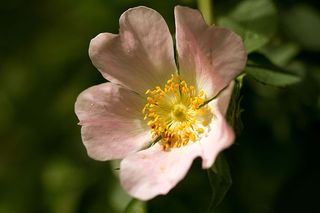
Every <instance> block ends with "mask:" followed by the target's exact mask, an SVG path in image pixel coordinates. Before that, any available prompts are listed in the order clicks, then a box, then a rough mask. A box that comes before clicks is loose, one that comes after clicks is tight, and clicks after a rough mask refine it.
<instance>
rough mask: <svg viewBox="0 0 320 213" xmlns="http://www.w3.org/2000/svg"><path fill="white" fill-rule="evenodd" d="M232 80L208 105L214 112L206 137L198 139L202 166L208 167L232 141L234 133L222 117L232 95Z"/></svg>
mask: <svg viewBox="0 0 320 213" xmlns="http://www.w3.org/2000/svg"><path fill="white" fill-rule="evenodd" d="M233 87H234V82H233V81H232V82H231V83H230V85H229V86H228V87H227V88H226V89H225V90H223V91H222V92H221V93H220V94H219V96H218V98H217V99H215V100H213V101H211V102H210V103H209V106H210V107H211V109H212V112H213V114H214V117H213V120H212V123H211V124H210V132H209V134H208V136H207V137H204V138H202V139H201V140H200V143H201V146H202V150H203V152H202V156H201V157H202V167H203V168H205V169H207V168H210V167H211V166H212V165H213V163H214V161H215V159H216V157H217V156H218V154H219V153H220V152H221V151H222V150H224V149H226V148H228V147H229V146H230V145H231V144H232V143H233V141H234V138H235V135H234V132H233V129H232V128H231V127H230V126H229V124H228V123H227V121H226V119H225V118H224V116H225V114H226V112H227V109H228V105H229V101H230V98H231V95H232V90H233Z"/></svg>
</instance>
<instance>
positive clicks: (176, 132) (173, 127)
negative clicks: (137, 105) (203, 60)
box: [142, 75, 213, 151]
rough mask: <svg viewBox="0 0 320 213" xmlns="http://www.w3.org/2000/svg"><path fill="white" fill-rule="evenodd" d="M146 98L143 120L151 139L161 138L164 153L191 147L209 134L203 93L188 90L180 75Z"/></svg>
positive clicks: (206, 107) (209, 112) (194, 88)
mask: <svg viewBox="0 0 320 213" xmlns="http://www.w3.org/2000/svg"><path fill="white" fill-rule="evenodd" d="M145 94H146V96H147V98H146V105H145V106H144V108H143V109H142V113H143V114H144V120H146V122H147V124H148V126H149V127H150V128H151V133H152V137H153V138H154V139H157V138H161V139H160V140H159V143H160V144H161V147H162V149H163V150H164V151H168V150H170V149H171V148H179V147H181V146H186V145H188V144H189V143H190V142H191V143H194V142H196V141H198V140H199V139H200V138H201V137H202V136H203V135H204V134H206V133H207V132H208V128H209V127H208V124H209V123H210V121H211V119H212V118H213V115H212V112H211V110H210V107H209V106H208V105H206V104H205V100H206V95H205V93H204V91H202V90H200V91H197V89H196V87H195V86H193V85H190V86H189V85H188V84H187V82H186V81H184V80H183V79H181V77H180V76H179V75H171V78H170V79H169V80H168V81H167V83H166V84H165V85H164V86H163V88H161V87H160V86H157V87H155V88H154V89H148V90H147V91H146V92H145Z"/></svg>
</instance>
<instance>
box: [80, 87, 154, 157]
mask: <svg viewBox="0 0 320 213" xmlns="http://www.w3.org/2000/svg"><path fill="white" fill-rule="evenodd" d="M143 105H144V100H143V99H142V98H141V97H140V96H139V95H137V94H135V93H133V92H132V91H130V90H128V89H125V88H123V87H121V86H119V85H115V84H113V83H104V84H100V85H97V86H93V87H91V88H89V89H87V90H85V91H83V92H82V93H81V94H80V95H79V96H78V98H77V101H76V104H75V112H76V114H77V116H78V118H79V120H80V125H82V128H81V135H82V140H83V143H84V145H85V146H86V148H87V151H88V154H89V156H90V157H92V158H94V159H96V160H111V159H121V158H124V157H125V156H127V155H128V154H130V153H133V152H135V151H137V150H139V149H141V148H142V147H143V146H145V145H146V144H147V142H150V141H151V137H150V135H149V127H148V126H147V125H146V124H145V123H144V121H143V115H142V113H141V109H142V108H143Z"/></svg>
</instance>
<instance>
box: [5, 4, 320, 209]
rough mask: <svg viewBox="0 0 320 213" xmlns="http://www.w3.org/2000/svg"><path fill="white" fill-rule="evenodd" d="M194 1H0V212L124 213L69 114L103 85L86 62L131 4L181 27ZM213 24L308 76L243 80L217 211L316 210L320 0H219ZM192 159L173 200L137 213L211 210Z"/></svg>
mask: <svg viewBox="0 0 320 213" xmlns="http://www.w3.org/2000/svg"><path fill="white" fill-rule="evenodd" d="M177 4H180V5H187V6H190V7H193V8H196V6H197V5H196V1H193V0H180V1H178V0H176V1H147V0H144V1H142V0H140V1H139V0H90V1H89V0H78V1H75V0H67V1H63V0H56V1H53V0H47V1H40V0H31V1H23V0H11V1H4V2H2V3H1V6H0V23H1V33H0V50H1V51H0V60H1V63H0V139H1V147H0V213H24V212H49V213H71V212H98V213H99V212H108V213H109V212H110V213H113V212H115V213H117V212H123V211H124V210H125V208H126V206H127V204H128V203H129V202H130V197H128V195H126V193H125V192H123V190H122V189H121V188H120V186H119V181H118V179H117V173H118V171H117V170H116V169H114V168H115V167H114V166H112V165H111V164H110V163H109V162H97V161H94V160H92V159H90V158H89V157H88V156H87V154H86V151H85V148H84V146H83V145H82V142H81V138H80V127H79V126H77V125H76V124H77V122H78V121H77V119H76V116H75V114H74V111H73V107H74V102H75V100H76V97H77V95H78V94H79V93H80V92H81V91H83V90H84V89H86V88H88V87H90V86H92V85H95V84H98V83H102V82H104V81H105V80H104V79H103V78H102V76H101V75H100V74H99V72H98V71H96V69H95V68H94V67H93V66H92V64H91V62H90V60H89V58H88V54H87V51H88V44H89V41H90V39H91V38H93V37H94V36H96V35H97V34H98V33H100V32H104V31H107V32H113V33H117V31H118V19H119V17H120V15H121V13H122V12H124V11H125V10H126V9H128V8H129V7H133V6H138V5H145V6H148V7H151V8H154V9H155V10H157V11H159V12H160V13H161V14H162V16H163V17H164V18H165V19H166V21H167V23H168V25H169V27H170V30H171V32H172V34H174V19H173V8H174V6H175V5H177ZM212 5H213V6H214V15H215V20H218V21H217V24H219V25H224V26H227V27H230V28H232V29H234V30H235V31H236V32H237V33H239V35H240V36H242V37H243V38H244V41H245V44H246V48H247V51H248V52H255V54H257V53H259V54H263V55H264V56H265V57H267V58H268V60H270V62H272V63H273V64H275V65H276V66H279V67H281V68H283V69H286V70H290V71H291V72H292V73H294V74H296V75H298V76H300V77H301V81H300V82H299V83H297V84H294V85H292V86H289V87H286V88H281V89H280V88H276V87H271V86H266V85H263V84H260V83H259V82H257V81H255V80H254V78H252V77H254V76H253V75H251V76H250V75H247V76H246V77H245V78H244V82H243V88H242V91H241V94H242V97H243V98H242V102H241V105H242V108H243V109H244V113H242V120H243V124H244V128H243V131H242V133H240V134H239V135H238V138H237V141H236V144H235V145H234V146H233V147H232V148H230V149H228V150H227V151H226V152H225V155H226V158H227V159H228V161H229V163H230V169H231V175H232V178H233V185H232V187H231V190H230V191H229V192H228V194H227V196H226V199H225V200H224V201H223V202H222V205H221V206H220V207H219V208H218V210H217V212H221V213H228V212H237V213H238V212H240V213H241V212H244V213H257V212H259V213H264V212H265V213H268V212H319V211H320V207H319V205H318V203H317V202H318V197H319V196H318V194H319V191H320V184H319V180H320V174H319V173H320V172H319V171H320V169H319V159H318V152H319V148H320V146H319V127H320V125H319V124H320V115H319V112H320V95H319V94H320V93H319V90H320V64H319V59H320V58H319V51H320V45H319V44H320V43H319V41H320V40H319V38H320V13H319V6H320V3H318V2H314V1H311V0H309V1H302V0H281V1H280V0H278V1H271V0H258V1H254V0H244V1H240V0H223V1H220V0H215V1H214V2H213V4H212ZM200 167H201V166H200V160H199V159H197V160H196V161H195V163H194V165H193V167H192V169H191V171H190V172H189V173H188V175H187V177H186V178H185V179H184V180H183V181H182V182H181V183H179V184H178V186H177V187H176V188H174V189H173V190H172V191H171V192H170V193H169V194H168V195H167V196H160V197H157V198H155V199H153V200H151V201H150V202H148V203H146V204H144V203H140V202H137V203H133V204H132V203H131V205H132V206H133V208H132V209H133V210H132V211H133V212H134V211H136V212H144V211H147V212H186V213H188V212H205V211H206V210H207V209H208V207H209V203H210V199H211V189H210V187H209V180H208V178H207V175H206V172H205V171H203V170H201V168H200Z"/></svg>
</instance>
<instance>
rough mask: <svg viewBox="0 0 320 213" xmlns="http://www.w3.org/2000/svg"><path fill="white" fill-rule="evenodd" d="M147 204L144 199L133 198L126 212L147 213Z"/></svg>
mask: <svg viewBox="0 0 320 213" xmlns="http://www.w3.org/2000/svg"><path fill="white" fill-rule="evenodd" d="M146 212H147V210H146V204H145V202H143V201H140V200H137V199H132V200H131V201H130V203H129V204H128V206H127V207H126V209H125V210H124V213H146Z"/></svg>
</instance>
